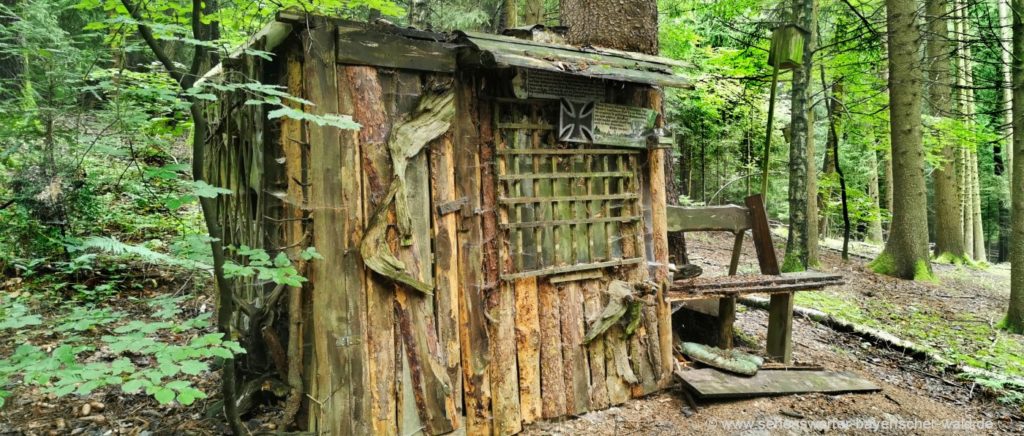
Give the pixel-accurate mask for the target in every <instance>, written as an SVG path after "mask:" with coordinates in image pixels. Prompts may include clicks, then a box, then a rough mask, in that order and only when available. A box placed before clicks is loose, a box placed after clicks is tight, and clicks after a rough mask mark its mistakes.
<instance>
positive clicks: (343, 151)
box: [303, 23, 371, 434]
mask: <svg viewBox="0 0 1024 436" xmlns="http://www.w3.org/2000/svg"><path fill="white" fill-rule="evenodd" d="M303 42H304V48H305V64H304V75H305V77H306V80H307V84H308V90H309V92H308V100H309V101H310V102H312V103H313V104H314V105H315V106H314V107H313V108H312V111H313V113H315V114H318V115H324V114H337V113H341V114H352V113H353V102H352V90H351V88H350V87H349V83H348V81H347V80H346V79H345V78H344V77H342V76H340V75H339V74H338V71H337V66H336V63H335V59H334V49H333V47H334V26H332V25H327V24H326V23H319V24H318V25H314V27H312V28H310V29H309V30H308V31H307V35H306V38H305V39H304V41H303ZM307 127H308V131H309V134H310V135H309V136H310V137H309V139H310V144H311V147H312V148H311V151H310V161H311V162H312V163H313V164H312V165H311V168H310V183H311V187H310V189H311V194H310V196H311V207H312V209H313V212H312V215H313V225H314V232H313V235H314V240H313V245H314V246H315V247H317V248H318V251H320V253H321V254H322V256H323V257H324V258H323V259H322V260H320V261H319V262H315V263H314V264H313V268H312V269H313V274H312V278H313V282H314V283H315V284H316V289H317V292H316V294H317V295H318V298H317V302H316V305H315V306H314V307H313V312H314V313H313V319H314V329H315V333H314V337H315V344H314V346H315V348H316V351H315V356H316V360H317V362H316V365H315V366H316V382H315V385H316V386H317V388H316V390H315V392H314V394H315V395H316V396H315V397H314V398H315V399H316V400H317V404H319V405H320V408H319V410H317V411H315V412H314V413H315V414H316V416H317V418H316V421H315V424H316V428H317V431H321V432H330V433H332V434H365V433H368V432H369V431H370V423H369V417H370V416H371V414H370V401H369V400H368V399H369V394H368V393H367V392H366V388H367V386H368V385H369V376H368V373H367V367H366V362H367V360H368V351H367V348H366V334H365V333H366V300H365V296H364V291H363V278H364V277H363V271H362V260H361V259H360V258H359V254H358V248H357V247H358V245H359V242H360V239H361V237H362V228H363V221H362V220H363V214H362V201H361V195H362V190H361V182H362V177H361V168H360V166H359V149H358V137H357V132H355V131H339V130H338V129H336V128H333V127H326V126H318V125H315V124H312V123H311V124H309V125H308V126H307Z"/></svg>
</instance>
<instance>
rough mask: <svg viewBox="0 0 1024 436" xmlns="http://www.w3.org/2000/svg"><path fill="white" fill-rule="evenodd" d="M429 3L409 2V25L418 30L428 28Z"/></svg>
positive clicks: (423, 0) (426, 0)
mask: <svg viewBox="0 0 1024 436" xmlns="http://www.w3.org/2000/svg"><path fill="white" fill-rule="evenodd" d="M429 17H430V2H429V1H428V0H410V1H409V25H410V26H412V27H415V28H418V29H429V28H430V21H429Z"/></svg>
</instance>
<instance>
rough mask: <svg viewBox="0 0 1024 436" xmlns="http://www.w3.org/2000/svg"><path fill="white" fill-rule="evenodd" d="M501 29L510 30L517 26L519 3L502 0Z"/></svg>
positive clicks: (514, 0)
mask: <svg viewBox="0 0 1024 436" xmlns="http://www.w3.org/2000/svg"><path fill="white" fill-rule="evenodd" d="M501 11H502V14H501V16H502V20H501V24H502V27H504V28H506V29H511V28H513V27H516V26H518V25H519V1H518V0H504V2H503V3H502V7H501ZM499 33H500V32H499Z"/></svg>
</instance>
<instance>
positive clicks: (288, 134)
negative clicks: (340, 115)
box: [280, 51, 308, 429]
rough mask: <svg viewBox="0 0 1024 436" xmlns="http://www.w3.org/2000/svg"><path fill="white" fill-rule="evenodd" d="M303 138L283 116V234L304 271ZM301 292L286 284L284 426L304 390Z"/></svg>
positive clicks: (291, 75) (292, 76) (295, 69)
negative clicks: (301, 253) (285, 221)
mask: <svg viewBox="0 0 1024 436" xmlns="http://www.w3.org/2000/svg"><path fill="white" fill-rule="evenodd" d="M287 62H288V64H287V67H286V74H285V76H286V77H285V80H286V85H287V86H288V93H289V94H291V95H294V96H298V97H302V96H303V95H304V93H303V87H302V84H303V76H302V61H301V59H300V58H299V55H298V54H297V53H295V52H294V51H293V52H290V53H289V54H288V60H287ZM285 104H287V105H289V106H290V107H295V108H301V106H302V105H300V104H298V103H295V102H286V103H285ZM305 139H306V138H305V135H304V132H303V129H302V122H301V121H298V120H293V119H290V118H289V119H285V120H282V122H281V139H280V141H281V143H280V146H281V148H282V149H283V150H284V159H285V162H284V165H285V184H286V186H287V193H288V194H287V195H288V197H287V201H285V211H286V212H285V213H286V215H285V217H286V218H288V219H291V220H293V221H292V222H291V223H290V225H288V227H287V229H286V230H285V235H286V236H285V237H286V240H287V241H289V242H290V243H293V244H295V243H298V245H296V247H295V249H294V250H293V251H292V252H291V253H289V257H290V258H292V259H294V260H293V262H295V268H296V270H298V271H299V272H300V273H301V274H303V275H306V274H307V268H306V266H307V265H306V263H305V262H303V261H302V260H301V259H300V258H299V256H298V252H299V251H301V250H303V249H304V248H305V247H306V246H307V245H308V241H306V237H307V236H306V223H305V220H304V218H306V212H305V211H304V209H305V208H306V202H307V201H308V200H307V198H306V189H305V185H306V174H305V169H306V168H307V166H306V162H305V161H304V160H303V157H304V155H305V153H306V150H305V148H306V147H305ZM302 292H303V286H293V287H289V288H288V385H289V386H291V388H292V391H291V393H289V394H288V400H287V401H286V402H285V412H284V416H283V417H282V418H281V421H282V423H281V428H283V429H287V428H288V426H290V425H291V424H292V423H293V422H294V421H295V415H296V414H298V412H299V407H300V406H301V405H302V401H303V396H304V395H303V394H304V393H305V391H304V389H303V386H302V362H303V359H302V350H303V336H304V334H303V331H304V330H305V329H307V328H308V326H305V325H304V324H303V318H302V312H303V310H304V307H303V305H302Z"/></svg>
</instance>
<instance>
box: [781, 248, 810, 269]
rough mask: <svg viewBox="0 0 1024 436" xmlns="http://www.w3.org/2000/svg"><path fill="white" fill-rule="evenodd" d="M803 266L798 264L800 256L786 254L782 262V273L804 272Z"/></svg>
mask: <svg viewBox="0 0 1024 436" xmlns="http://www.w3.org/2000/svg"><path fill="white" fill-rule="evenodd" d="M804 270H806V268H804V265H803V264H802V263H800V255H799V254H797V253H786V259H785V260H784V261H783V262H782V272H787V273H790V272H800V271H804Z"/></svg>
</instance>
